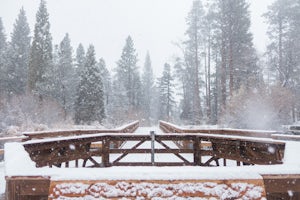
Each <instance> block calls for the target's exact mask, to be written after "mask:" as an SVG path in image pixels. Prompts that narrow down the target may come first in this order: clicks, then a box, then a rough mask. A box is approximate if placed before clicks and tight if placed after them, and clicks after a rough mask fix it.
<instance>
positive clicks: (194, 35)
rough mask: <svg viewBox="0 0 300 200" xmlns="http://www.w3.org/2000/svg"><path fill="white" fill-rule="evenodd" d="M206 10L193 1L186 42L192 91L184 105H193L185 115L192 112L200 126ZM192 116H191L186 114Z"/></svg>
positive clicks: (197, 1)
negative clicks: (201, 75)
mask: <svg viewBox="0 0 300 200" xmlns="http://www.w3.org/2000/svg"><path fill="white" fill-rule="evenodd" d="M204 14H205V13H204V10H203V6H202V3H201V1H200V0H195V1H193V6H192V9H191V11H190V12H189V14H188V17H187V25H188V29H187V31H186V35H187V37H188V39H187V41H185V43H184V44H185V46H186V47H185V55H184V56H185V60H186V61H185V63H186V66H185V68H186V69H185V70H186V71H188V72H189V73H190V74H189V75H188V78H189V79H188V80H189V81H191V83H189V85H190V91H189V92H188V93H186V95H189V96H184V98H187V99H188V100H184V103H190V104H191V105H189V106H187V105H185V107H183V108H184V109H187V108H192V109H191V110H189V111H187V110H184V111H183V113H188V112H192V114H191V115H192V121H193V123H194V124H199V123H200V121H201V119H202V108H201V99H200V88H201V87H200V81H201V77H200V71H201V70H200V59H201V58H200V57H201V53H202V52H203V51H204V50H203V49H204V37H203V35H204V26H203V25H204ZM186 115H190V114H186Z"/></svg>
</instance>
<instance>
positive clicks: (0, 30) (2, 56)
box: [0, 17, 7, 94]
mask: <svg viewBox="0 0 300 200" xmlns="http://www.w3.org/2000/svg"><path fill="white" fill-rule="evenodd" d="M4 32H5V31H4V27H3V24H2V18H1V17H0V94H3V93H4V91H5V90H6V88H7V85H6V83H7V81H6V80H7V77H6V48H7V42H6V35H5V33H4Z"/></svg>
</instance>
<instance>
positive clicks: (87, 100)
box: [75, 45, 105, 124]
mask: <svg viewBox="0 0 300 200" xmlns="http://www.w3.org/2000/svg"><path fill="white" fill-rule="evenodd" d="M103 95H104V94H103V84H102V80H101V74H100V70H99V68H98V66H97V62H96V58H95V49H94V46H93V45H90V46H89V48H88V51H87V54H86V60H85V64H84V69H83V71H82V72H81V74H80V83H79V85H78V88H77V96H76V102H75V123H76V124H85V123H87V124H91V123H92V122H99V123H100V122H101V121H102V120H103V118H104V117H105V109H104V96H103Z"/></svg>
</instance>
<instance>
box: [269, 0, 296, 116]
mask: <svg viewBox="0 0 300 200" xmlns="http://www.w3.org/2000/svg"><path fill="white" fill-rule="evenodd" d="M264 16H265V18H266V19H267V22H268V25H269V26H268V32H267V34H268V36H269V39H270V44H269V45H268V47H267V56H268V66H269V67H268V68H269V70H270V71H273V72H274V71H275V72H276V73H275V80H277V81H276V82H277V83H278V84H280V85H281V87H283V88H285V89H288V90H291V91H292V92H293V93H294V94H295V97H296V98H297V101H296V102H298V100H299V99H300V92H299V84H300V79H299V76H300V57H299V53H300V45H299V39H300V36H299V34H300V28H299V25H300V2H299V1H293V0H276V1H275V2H274V3H273V4H272V5H271V6H270V7H269V10H268V12H267V13H265V14H264ZM299 108H300V105H299V103H298V104H297V103H296V104H295V105H294V106H293V109H292V114H293V120H294V121H296V120H297V118H299V116H300V113H299V111H298V110H299ZM297 111H298V113H296V112H297ZM297 115H298V116H297Z"/></svg>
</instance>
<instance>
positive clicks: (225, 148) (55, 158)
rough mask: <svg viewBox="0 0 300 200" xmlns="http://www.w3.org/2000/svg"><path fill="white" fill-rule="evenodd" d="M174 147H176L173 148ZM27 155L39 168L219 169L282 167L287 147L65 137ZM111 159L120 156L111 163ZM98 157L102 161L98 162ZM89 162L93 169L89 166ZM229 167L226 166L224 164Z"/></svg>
mask: <svg viewBox="0 0 300 200" xmlns="http://www.w3.org/2000/svg"><path fill="white" fill-rule="evenodd" d="M130 141H136V144H135V145H134V146H133V147H132V148H128V149H124V148H118V147H115V146H114V145H112V144H116V143H117V144H118V143H126V142H130ZM149 141H150V142H157V143H159V144H160V145H161V146H163V148H154V149H151V148H139V147H140V146H141V145H142V144H143V143H145V142H149ZM170 141H171V142H174V143H178V142H179V143H184V142H189V143H191V144H192V146H191V147H190V148H174V147H170V145H168V142H170ZM95 142H97V143H100V144H101V145H100V148H92V146H91V144H92V143H95ZM203 142H205V143H206V142H210V143H211V144H212V145H211V148H203V146H202V143H203ZM173 146H174V145H173ZM24 147H25V149H26V151H27V152H28V153H29V155H30V157H31V159H32V160H33V161H35V162H36V166H37V167H43V166H57V167H62V164H63V163H65V166H66V167H69V162H70V161H74V162H75V167H79V160H83V162H82V167H109V166H151V165H152V166H185V165H202V166H210V165H212V162H216V165H219V163H218V160H219V159H221V158H224V159H231V160H236V161H238V162H243V163H247V164H265V165H269V164H280V163H282V158H283V154H284V148H285V143H283V142H274V141H268V140H257V139H251V138H250V139H249V138H247V139H243V138H238V137H236V138H235V137H230V136H228V137H225V136H210V135H207V134H159V135H155V136H154V137H153V136H151V135H150V134H148V135H132V134H97V135H86V136H76V137H66V138H61V139H55V140H49V139H47V140H45V141H43V140H33V141H28V142H25V143H24ZM183 153H188V154H192V155H193V160H192V161H188V160H187V159H186V158H185V157H184V156H182V155H181V154H183ZM128 154H155V155H159V154H173V155H175V156H176V157H177V158H179V159H180V162H174V161H172V160H166V161H165V162H155V161H153V160H151V161H150V160H149V161H148V162H144V161H139V160H138V157H137V158H136V160H135V162H126V159H123V158H124V157H126V156H127V155H128ZM112 155H118V156H117V157H116V159H114V160H110V158H111V157H112ZM208 155H209V156H211V159H209V160H208V161H206V162H202V156H208ZM96 157H101V162H97V161H96V160H97V159H96ZM88 161H90V163H92V165H89V166H87V165H86V164H87V162H88ZM225 165H226V164H225Z"/></svg>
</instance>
